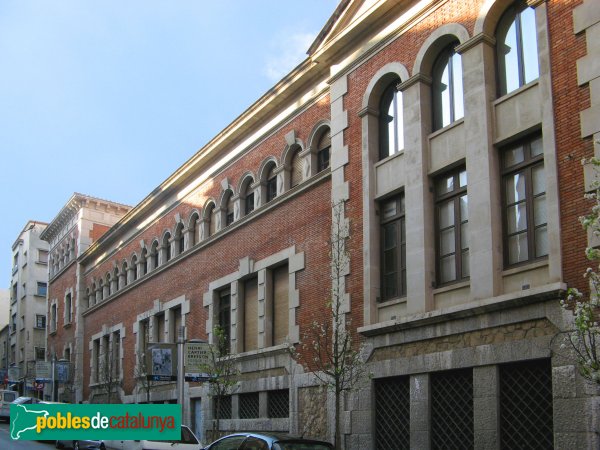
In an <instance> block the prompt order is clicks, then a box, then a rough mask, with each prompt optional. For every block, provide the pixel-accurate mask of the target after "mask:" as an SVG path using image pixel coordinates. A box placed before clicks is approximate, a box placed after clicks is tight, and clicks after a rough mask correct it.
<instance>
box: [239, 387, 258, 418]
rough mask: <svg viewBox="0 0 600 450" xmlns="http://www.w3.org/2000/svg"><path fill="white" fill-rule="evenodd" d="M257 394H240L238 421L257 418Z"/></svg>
mask: <svg viewBox="0 0 600 450" xmlns="http://www.w3.org/2000/svg"><path fill="white" fill-rule="evenodd" d="M258 402H259V400H258V392H252V393H250V394H240V396H239V408H240V419H256V418H258V405H259V403H258Z"/></svg>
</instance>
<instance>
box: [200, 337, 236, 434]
mask: <svg viewBox="0 0 600 450" xmlns="http://www.w3.org/2000/svg"><path fill="white" fill-rule="evenodd" d="M208 355H209V358H208V359H209V363H208V367H206V368H205V372H207V373H209V374H211V378H210V379H209V380H208V383H209V388H210V395H211V396H212V397H213V401H214V402H215V416H216V417H215V420H214V421H213V436H212V439H213V440H214V439H217V438H218V437H219V436H220V432H221V423H220V420H221V401H222V400H223V398H224V397H225V396H227V395H231V394H232V392H233V390H234V388H235V387H236V385H237V382H238V375H239V371H238V369H237V364H236V361H235V359H234V357H233V356H232V355H231V354H230V353H229V335H228V334H227V333H225V330H224V329H223V328H222V327H220V326H219V325H217V326H216V327H214V328H213V343H212V345H210V346H209V352H208Z"/></svg>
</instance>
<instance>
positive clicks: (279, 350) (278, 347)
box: [229, 344, 289, 361]
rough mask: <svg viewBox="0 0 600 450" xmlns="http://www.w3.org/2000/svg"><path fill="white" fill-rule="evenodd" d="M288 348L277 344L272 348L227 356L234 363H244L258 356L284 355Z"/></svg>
mask: <svg viewBox="0 0 600 450" xmlns="http://www.w3.org/2000/svg"><path fill="white" fill-rule="evenodd" d="M288 348H289V346H288V344H279V345H274V346H272V347H266V348H259V349H258V350H250V351H249V352H243V353H235V354H232V355H229V356H230V357H231V358H232V359H234V360H236V361H244V360H247V359H254V358H256V357H257V356H259V355H260V356H268V355H269V354H270V353H284V352H286V351H287V349H288Z"/></svg>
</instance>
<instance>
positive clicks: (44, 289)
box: [37, 282, 48, 297]
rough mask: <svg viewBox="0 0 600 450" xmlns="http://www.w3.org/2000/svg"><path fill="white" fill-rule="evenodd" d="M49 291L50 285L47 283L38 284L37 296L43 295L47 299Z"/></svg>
mask: <svg viewBox="0 0 600 450" xmlns="http://www.w3.org/2000/svg"><path fill="white" fill-rule="evenodd" d="M47 291H48V285H47V284H46V283H40V282H38V284H37V295H41V296H43V297H45V296H46V292H47Z"/></svg>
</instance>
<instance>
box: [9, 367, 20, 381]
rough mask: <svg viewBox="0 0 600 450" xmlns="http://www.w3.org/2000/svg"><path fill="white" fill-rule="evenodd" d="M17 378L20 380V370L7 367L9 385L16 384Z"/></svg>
mask: <svg viewBox="0 0 600 450" xmlns="http://www.w3.org/2000/svg"><path fill="white" fill-rule="evenodd" d="M19 378H21V370H20V369H19V367H9V368H8V382H9V383H18V382H19Z"/></svg>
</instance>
